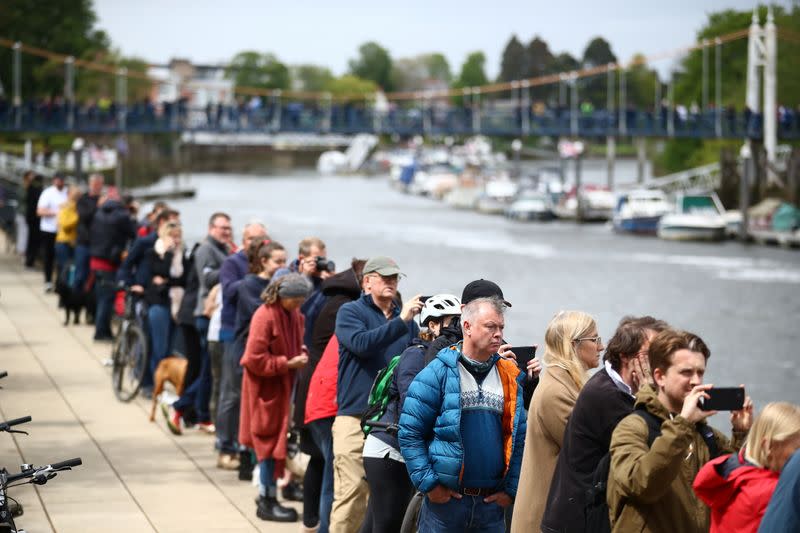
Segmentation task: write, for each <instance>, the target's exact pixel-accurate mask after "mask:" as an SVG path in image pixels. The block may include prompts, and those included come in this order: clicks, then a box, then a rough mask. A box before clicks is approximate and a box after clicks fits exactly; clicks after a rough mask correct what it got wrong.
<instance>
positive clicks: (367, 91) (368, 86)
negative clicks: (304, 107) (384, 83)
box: [326, 74, 378, 97]
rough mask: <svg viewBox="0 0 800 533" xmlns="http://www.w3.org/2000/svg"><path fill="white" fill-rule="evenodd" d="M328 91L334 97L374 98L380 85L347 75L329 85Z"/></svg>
mask: <svg viewBox="0 0 800 533" xmlns="http://www.w3.org/2000/svg"><path fill="white" fill-rule="evenodd" d="M326 90H327V91H329V92H330V93H331V94H332V95H333V96H334V97H337V96H360V95H364V96H372V95H373V94H374V93H375V92H376V91H377V90H378V85H377V84H376V83H375V82H374V81H372V80H365V79H363V78H359V77H358V76H353V75H352V74H346V75H344V76H342V77H340V78H336V79H334V80H332V81H331V82H330V83H328V85H327V88H326Z"/></svg>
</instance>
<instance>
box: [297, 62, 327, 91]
mask: <svg viewBox="0 0 800 533" xmlns="http://www.w3.org/2000/svg"><path fill="white" fill-rule="evenodd" d="M292 78H293V80H294V82H295V87H294V88H295V89H299V90H301V91H312V92H316V91H324V90H326V88H327V87H328V85H330V83H331V82H332V81H333V80H334V76H333V73H332V72H331V70H330V69H329V68H326V67H320V66H317V65H297V66H295V67H293V68H292Z"/></svg>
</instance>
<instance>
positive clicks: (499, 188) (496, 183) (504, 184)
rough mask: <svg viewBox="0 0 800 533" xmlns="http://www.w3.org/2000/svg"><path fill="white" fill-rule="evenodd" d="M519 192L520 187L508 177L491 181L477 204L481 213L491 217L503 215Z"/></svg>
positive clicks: (476, 206) (487, 183)
mask: <svg viewBox="0 0 800 533" xmlns="http://www.w3.org/2000/svg"><path fill="white" fill-rule="evenodd" d="M518 190H519V186H518V185H517V184H516V183H515V182H513V181H511V180H509V179H508V178H507V177H501V178H497V179H490V180H489V181H487V182H486V185H485V187H484V190H483V193H481V194H480V195H479V196H478V198H477V201H476V203H475V208H476V209H477V210H478V211H479V212H480V213H486V214H490V215H500V214H503V213H504V212H505V210H506V208H507V207H508V206H509V204H510V203H511V202H512V201H513V200H514V197H515V196H516V194H517V191H518Z"/></svg>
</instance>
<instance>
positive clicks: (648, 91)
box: [615, 54, 660, 110]
mask: <svg viewBox="0 0 800 533" xmlns="http://www.w3.org/2000/svg"><path fill="white" fill-rule="evenodd" d="M643 59H644V58H643V56H642V55H641V54H637V55H635V56H634V57H633V62H634V63H635V65H634V66H633V67H631V68H629V69H628V70H627V71H626V72H625V100H626V102H627V105H628V107H635V108H637V109H640V110H648V109H653V107H654V105H655V103H656V102H655V101H654V99H655V91H656V83H660V81H659V79H658V72H656V71H655V69H650V68H647V65H645V64H643V63H641V61H642V60H643ZM618 90H619V82H618V81H617V82H616V83H615V97H616V101H617V103H618V102H619V96H618V95H619V93H618V92H616V91H618Z"/></svg>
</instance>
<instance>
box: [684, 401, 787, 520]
mask: <svg viewBox="0 0 800 533" xmlns="http://www.w3.org/2000/svg"><path fill="white" fill-rule="evenodd" d="M799 448H800V407H799V406H797V405H794V404H791V403H787V402H775V403H770V404H767V406H766V407H764V410H763V411H762V412H761V414H760V415H759V416H758V417H757V418H756V420H755V422H754V423H753V427H751V428H750V433H749V434H748V435H747V442H746V443H745V445H744V447H742V449H741V450H739V452H738V453H732V454H729V455H724V456H721V457H717V458H716V459H713V460H711V461H709V462H708V463H706V464H705V465H704V466H703V468H701V469H700V472H698V474H697V477H696V478H695V480H694V491H695V493H696V494H697V496H698V498H700V499H701V500H703V501H704V502H705V503H706V505H708V506H709V507H710V508H711V533H723V532H726V531H738V532H742V533H745V532H750V531H752V532H753V533H755V532H756V531H757V530H758V526H759V524H760V523H761V518H762V517H763V516H764V512H765V511H766V510H767V504H768V503H769V500H770V497H772V493H773V492H774V491H775V486H776V485H777V484H778V477H779V476H780V473H781V470H783V467H784V465H785V464H786V461H787V460H788V459H789V457H790V456H791V455H792V453H794V452H795V451H796V450H797V449H799Z"/></svg>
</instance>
